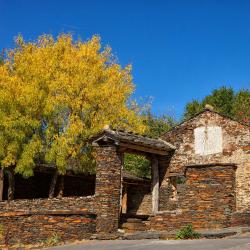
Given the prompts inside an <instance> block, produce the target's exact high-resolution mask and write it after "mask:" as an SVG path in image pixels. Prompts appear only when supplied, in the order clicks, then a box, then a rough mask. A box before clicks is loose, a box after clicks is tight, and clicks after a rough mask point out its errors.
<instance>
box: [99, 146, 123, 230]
mask: <svg viewBox="0 0 250 250" xmlns="http://www.w3.org/2000/svg"><path fill="white" fill-rule="evenodd" d="M96 161H97V168H96V188H95V195H96V206H97V222H96V231H97V233H104V234H105V233H115V232H117V230H118V224H119V210H120V197H121V196H120V195H121V194H120V193H121V168H122V157H121V154H120V153H118V152H117V148H116V146H115V145H108V146H99V147H96Z"/></svg>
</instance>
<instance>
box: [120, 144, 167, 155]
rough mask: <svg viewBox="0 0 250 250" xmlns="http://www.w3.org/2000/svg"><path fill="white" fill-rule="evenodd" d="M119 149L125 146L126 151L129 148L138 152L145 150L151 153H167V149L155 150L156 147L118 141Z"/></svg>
mask: <svg viewBox="0 0 250 250" xmlns="http://www.w3.org/2000/svg"><path fill="white" fill-rule="evenodd" d="M119 146H120V148H121V150H122V148H123V147H124V148H126V151H127V150H129V149H134V150H136V151H138V152H140V151H141V152H145V153H151V154H156V155H168V154H169V151H168V150H164V149H162V150H157V149H154V148H148V147H144V146H140V145H135V144H127V143H123V142H120V144H119Z"/></svg>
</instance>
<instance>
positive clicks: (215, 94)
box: [184, 87, 250, 122]
mask: <svg viewBox="0 0 250 250" xmlns="http://www.w3.org/2000/svg"><path fill="white" fill-rule="evenodd" d="M249 95H250V92H249V91H248V90H240V91H238V92H235V91H234V90H233V89H232V88H227V87H221V88H219V89H215V90H213V91H212V93H211V94H210V95H208V96H205V97H204V98H203V99H202V100H201V101H200V102H199V101H198V100H193V101H192V102H189V103H187V104H186V106H185V111H184V119H188V118H190V117H192V116H194V115H195V114H197V113H198V112H200V111H202V110H203V109H204V107H205V105H206V104H209V105H211V106H212V107H213V108H214V110H215V111H217V112H219V113H221V114H224V115H227V116H229V117H232V118H235V119H238V120H240V121H244V122H249V110H250V101H249Z"/></svg>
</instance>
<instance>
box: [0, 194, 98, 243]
mask: <svg viewBox="0 0 250 250" xmlns="http://www.w3.org/2000/svg"><path fill="white" fill-rule="evenodd" d="M94 204H95V203H94V197H82V198H81V197H73V198H62V199H35V200H15V201H11V202H7V201H4V202H0V225H1V229H2V230H3V237H2V244H7V245H8V244H9V245H12V244H17V243H22V244H32V243H33V244H34V243H37V242H44V241H46V240H47V239H48V238H50V237H52V236H53V235H54V234H56V235H57V236H59V237H60V238H61V239H62V240H74V239H78V240H80V239H87V238H89V237H90V235H91V234H93V233H95V231H96V230H95V228H96V215H95V207H94Z"/></svg>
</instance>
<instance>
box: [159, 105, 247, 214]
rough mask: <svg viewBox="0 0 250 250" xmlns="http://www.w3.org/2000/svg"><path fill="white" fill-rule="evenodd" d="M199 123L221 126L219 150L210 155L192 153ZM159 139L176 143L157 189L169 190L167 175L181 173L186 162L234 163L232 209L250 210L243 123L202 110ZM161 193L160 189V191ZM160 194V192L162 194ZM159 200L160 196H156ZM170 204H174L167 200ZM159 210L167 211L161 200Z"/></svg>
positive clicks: (187, 164)
mask: <svg viewBox="0 0 250 250" xmlns="http://www.w3.org/2000/svg"><path fill="white" fill-rule="evenodd" d="M202 126H205V127H206V126H207V127H211V126H218V127H220V128H221V129H222V151H221V152H218V153H214V154H208V155H200V154H196V153H195V145H194V144H195V143H194V130H195V128H198V127H202ZM162 139H164V140H166V141H168V142H170V143H172V144H173V145H174V146H176V150H175V153H174V155H173V157H172V158H171V161H170V164H169V166H168V168H167V171H166V172H165V173H164V176H162V177H161V178H162V179H163V180H164V181H163V183H162V185H161V189H165V190H170V191H171V189H172V184H171V176H184V173H185V169H186V167H187V166H190V165H197V164H198V165H209V164H216V163H221V164H228V163H229V164H235V165H236V166H237V169H236V190H235V191H236V210H237V211H241V212H244V211H249V210H250V196H249V193H250V185H247V183H250V165H249V164H250V146H249V145H250V128H249V126H247V125H244V124H241V123H239V122H237V121H234V120H231V119H229V118H227V117H224V116H221V115H219V114H217V113H216V112H213V111H210V110H206V111H204V112H202V113H200V114H199V115H197V116H195V117H193V118H192V119H190V120H188V121H186V122H184V123H182V124H180V125H179V126H177V127H175V128H174V129H173V130H171V131H169V132H167V133H166V134H165V135H163V136H162ZM160 193H161V191H160ZM162 195H164V194H163V193H162ZM160 199H161V198H160ZM171 202H172V203H175V204H172V205H173V207H174V206H176V204H177V203H178V195H177V197H176V199H175V201H171ZM164 204H165V206H166V208H165V207H164V205H162V206H161V210H162V211H163V210H168V203H167V202H164Z"/></svg>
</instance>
